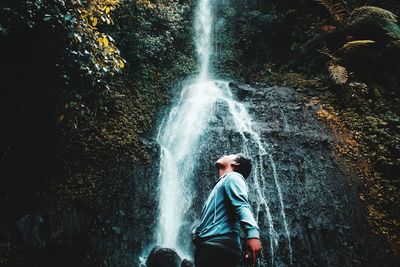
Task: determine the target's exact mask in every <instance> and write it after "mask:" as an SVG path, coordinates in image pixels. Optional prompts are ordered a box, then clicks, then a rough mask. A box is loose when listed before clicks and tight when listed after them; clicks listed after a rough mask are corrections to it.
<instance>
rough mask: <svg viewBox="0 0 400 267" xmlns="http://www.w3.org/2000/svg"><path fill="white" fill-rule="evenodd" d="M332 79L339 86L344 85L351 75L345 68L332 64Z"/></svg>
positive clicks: (330, 67)
mask: <svg viewBox="0 0 400 267" xmlns="http://www.w3.org/2000/svg"><path fill="white" fill-rule="evenodd" d="M328 70H329V74H330V76H331V79H332V80H333V81H334V82H335V83H336V84H338V85H343V84H345V83H346V82H347V80H348V78H349V74H348V73H347V70H346V68H345V67H343V66H340V65H338V64H334V63H333V64H330V65H329V67H328Z"/></svg>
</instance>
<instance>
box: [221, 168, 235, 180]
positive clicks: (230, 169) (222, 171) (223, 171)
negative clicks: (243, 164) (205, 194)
mask: <svg viewBox="0 0 400 267" xmlns="http://www.w3.org/2000/svg"><path fill="white" fill-rule="evenodd" d="M228 172H233V169H232V168H226V169H219V170H218V179H219V178H221V177H222V176H223V175H224V174H227V173H228Z"/></svg>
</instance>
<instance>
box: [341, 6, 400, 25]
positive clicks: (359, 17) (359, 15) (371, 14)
mask: <svg viewBox="0 0 400 267" xmlns="http://www.w3.org/2000/svg"><path fill="white" fill-rule="evenodd" d="M374 19H375V20H376V19H381V20H384V21H386V22H393V23H397V16H396V15H395V14H393V13H392V12H390V11H389V10H386V9H383V8H380V7H376V6H362V7H359V8H356V9H354V10H353V11H352V12H351V14H350V16H349V20H348V24H350V25H356V24H359V23H361V22H364V21H365V20H374Z"/></svg>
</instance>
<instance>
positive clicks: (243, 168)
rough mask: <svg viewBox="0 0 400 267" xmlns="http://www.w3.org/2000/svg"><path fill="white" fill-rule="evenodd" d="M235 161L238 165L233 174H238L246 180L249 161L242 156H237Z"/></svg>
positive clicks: (249, 168)
mask: <svg viewBox="0 0 400 267" xmlns="http://www.w3.org/2000/svg"><path fill="white" fill-rule="evenodd" d="M235 161H236V162H237V163H239V165H237V166H235V172H238V173H240V174H241V175H243V177H244V178H245V179H247V177H249V175H250V172H251V160H250V159H248V158H246V157H244V156H243V155H238V156H237V158H236V159H235Z"/></svg>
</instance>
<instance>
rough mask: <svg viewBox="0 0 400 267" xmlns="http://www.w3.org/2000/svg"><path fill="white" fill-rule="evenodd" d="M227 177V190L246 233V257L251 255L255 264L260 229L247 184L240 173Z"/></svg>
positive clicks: (259, 243) (258, 247) (259, 246)
mask: <svg viewBox="0 0 400 267" xmlns="http://www.w3.org/2000/svg"><path fill="white" fill-rule="evenodd" d="M226 179H227V181H226V183H225V192H226V194H227V196H228V198H229V200H230V202H231V204H232V206H233V209H234V212H235V214H236V215H237V216H238V218H239V220H240V225H241V227H242V228H243V230H244V232H245V235H246V247H247V248H246V250H247V253H246V258H248V257H249V256H250V255H251V257H252V261H253V266H254V265H255V263H256V259H257V254H258V253H259V252H260V251H261V242H260V240H259V239H260V229H259V227H258V225H257V222H256V220H255V219H254V217H253V214H252V212H251V206H250V203H249V200H248V189H247V185H246V182H245V181H244V179H243V178H242V177H241V175H240V174H238V173H232V174H230V175H229V177H226Z"/></svg>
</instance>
